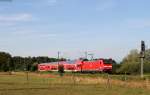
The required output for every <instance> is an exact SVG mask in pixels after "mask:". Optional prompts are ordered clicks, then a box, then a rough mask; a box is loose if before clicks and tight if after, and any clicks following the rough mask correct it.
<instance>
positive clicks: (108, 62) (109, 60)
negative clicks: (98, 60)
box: [103, 59, 112, 64]
mask: <svg viewBox="0 0 150 95" xmlns="http://www.w3.org/2000/svg"><path fill="white" fill-rule="evenodd" d="M103 61H104V64H112V59H103Z"/></svg>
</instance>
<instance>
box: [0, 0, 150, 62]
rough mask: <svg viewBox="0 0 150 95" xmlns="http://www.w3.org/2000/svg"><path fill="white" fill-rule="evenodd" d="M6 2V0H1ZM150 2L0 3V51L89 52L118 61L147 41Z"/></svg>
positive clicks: (56, 0) (36, 0)
mask: <svg viewBox="0 0 150 95" xmlns="http://www.w3.org/2000/svg"><path fill="white" fill-rule="evenodd" d="M6 1H7V0H6ZM149 4H150V0H12V2H4V1H0V51H6V52H10V53H11V54H12V55H13V56H16V55H20V56H39V55H40V56H50V57H56V56H57V51H61V56H62V57H66V58H71V59H74V58H78V57H81V56H84V52H85V51H87V52H88V53H94V57H96V58H98V57H102V58H103V57H104V58H114V59H116V60H121V59H122V58H123V57H124V56H126V55H127V54H128V53H129V51H130V50H131V49H140V41H141V40H144V41H145V42H146V45H147V48H148V46H149V45H150V40H149V35H150V12H149V10H150V6H149Z"/></svg>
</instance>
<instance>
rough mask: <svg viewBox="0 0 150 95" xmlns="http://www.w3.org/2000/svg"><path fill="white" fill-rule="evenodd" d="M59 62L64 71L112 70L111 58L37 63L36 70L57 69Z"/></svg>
mask: <svg viewBox="0 0 150 95" xmlns="http://www.w3.org/2000/svg"><path fill="white" fill-rule="evenodd" d="M60 64H61V65H63V66H64V71H72V72H111V71H112V59H97V60H92V61H84V60H74V61H60V62H52V63H41V64H39V65H38V70H39V71H58V66H59V65H60Z"/></svg>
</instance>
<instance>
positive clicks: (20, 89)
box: [0, 73, 150, 95]
mask: <svg viewBox="0 0 150 95" xmlns="http://www.w3.org/2000/svg"><path fill="white" fill-rule="evenodd" d="M103 76H104V75H91V74H75V76H72V74H66V75H65V76H63V77H60V76H58V74H56V73H55V74H52V73H51V74H40V75H39V74H29V80H28V81H27V78H26V74H24V73H21V74H15V75H0V95H150V91H149V89H147V88H138V87H128V86H124V85H120V84H119V83H118V84H113V83H111V85H110V86H109V87H108V85H107V80H106V82H105V81H104V82H99V83H96V82H94V81H90V82H88V81H87V79H89V80H92V79H95V78H98V77H102V78H105V77H103ZM112 77H114V76H112ZM117 77H119V76H117ZM76 78H81V79H82V80H81V81H75V79H76Z"/></svg>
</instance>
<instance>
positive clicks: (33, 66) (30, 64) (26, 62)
mask: <svg viewBox="0 0 150 95" xmlns="http://www.w3.org/2000/svg"><path fill="white" fill-rule="evenodd" d="M64 60H66V59H65V58H60V59H59V61H64ZM57 61H58V58H49V57H48V56H38V57H30V56H29V57H21V56H14V57H12V56H11V55H10V54H9V53H6V52H0V71H5V72H6V71H36V70H37V65H38V64H39V63H47V62H57Z"/></svg>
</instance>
